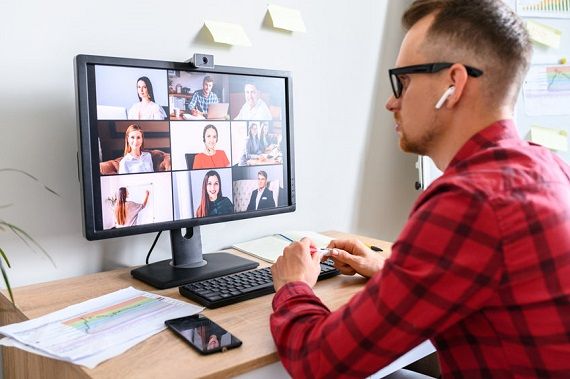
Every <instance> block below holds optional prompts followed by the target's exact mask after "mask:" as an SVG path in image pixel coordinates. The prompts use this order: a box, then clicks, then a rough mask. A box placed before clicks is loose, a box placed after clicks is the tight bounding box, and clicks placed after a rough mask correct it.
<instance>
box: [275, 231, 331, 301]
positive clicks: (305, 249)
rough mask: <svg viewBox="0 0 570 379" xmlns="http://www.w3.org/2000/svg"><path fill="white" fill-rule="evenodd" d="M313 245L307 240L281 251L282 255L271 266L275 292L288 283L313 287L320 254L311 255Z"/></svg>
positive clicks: (316, 276)
mask: <svg viewBox="0 0 570 379" xmlns="http://www.w3.org/2000/svg"><path fill="white" fill-rule="evenodd" d="M311 245H313V243H312V242H311V240H310V239H308V238H303V239H302V240H301V241H300V242H293V243H291V244H290V245H289V246H287V247H286V248H285V249H284V250H283V255H282V256H280V257H279V258H277V261H276V262H275V264H273V266H271V274H272V275H273V286H274V287H275V292H277V291H279V289H280V288H281V287H283V286H284V285H285V284H287V283H290V282H298V281H301V282H305V283H307V284H308V285H309V286H311V287H313V286H314V285H315V283H317V278H318V277H319V273H320V272H321V265H320V261H321V258H322V256H321V254H320V253H315V254H311V253H310V251H311V248H310V247H311Z"/></svg>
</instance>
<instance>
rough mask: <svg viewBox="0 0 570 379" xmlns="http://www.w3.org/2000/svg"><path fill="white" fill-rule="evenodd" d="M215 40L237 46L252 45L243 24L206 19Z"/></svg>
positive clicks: (205, 22) (205, 23)
mask: <svg viewBox="0 0 570 379" xmlns="http://www.w3.org/2000/svg"><path fill="white" fill-rule="evenodd" d="M204 25H206V27H207V28H208V30H209V31H210V33H212V37H213V38H214V41H215V42H218V43H225V44H228V45H236V46H251V41H250V40H249V38H248V37H247V34H245V30H243V28H242V26H241V25H239V24H231V23H229V22H218V21H204Z"/></svg>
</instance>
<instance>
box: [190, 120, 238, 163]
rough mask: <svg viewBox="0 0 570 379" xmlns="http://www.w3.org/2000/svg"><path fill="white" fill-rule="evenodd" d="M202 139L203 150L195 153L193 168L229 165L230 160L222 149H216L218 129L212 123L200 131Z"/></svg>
mask: <svg viewBox="0 0 570 379" xmlns="http://www.w3.org/2000/svg"><path fill="white" fill-rule="evenodd" d="M202 141H203V142H204V147H205V149H204V152H203V153H199V154H196V157H195V158H194V164H193V165H192V168H193V169H194V170H196V169H200V168H219V167H229V165H230V161H229V160H228V157H227V156H226V153H225V152H224V151H223V150H216V144H217V143H218V129H216V127H215V126H214V125H212V124H208V125H206V126H205V127H204V131H203V132H202Z"/></svg>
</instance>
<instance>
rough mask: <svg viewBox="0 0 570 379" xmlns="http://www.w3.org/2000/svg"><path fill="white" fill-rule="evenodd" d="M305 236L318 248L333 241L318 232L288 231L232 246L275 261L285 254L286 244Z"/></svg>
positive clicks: (263, 258)
mask: <svg viewBox="0 0 570 379" xmlns="http://www.w3.org/2000/svg"><path fill="white" fill-rule="evenodd" d="M303 237H308V238H310V239H311V240H312V241H313V242H314V244H315V247H317V248H321V247H327V245H328V244H329V242H330V241H332V238H331V237H328V236H325V235H324V234H320V233H317V232H311V231H288V232H283V233H277V234H272V235H270V236H265V237H261V238H256V239H254V240H251V241H245V242H240V243H236V244H234V245H233V246H232V247H233V248H234V249H237V250H239V251H242V252H244V253H246V254H249V255H252V256H254V257H256V258H259V259H261V260H264V261H266V262H269V263H275V261H276V260H277V258H278V257H279V256H280V255H281V254H283V249H284V248H285V247H286V246H288V245H289V244H290V243H291V242H293V241H299V240H301V238H303Z"/></svg>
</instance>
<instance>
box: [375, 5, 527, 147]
mask: <svg viewBox="0 0 570 379" xmlns="http://www.w3.org/2000/svg"><path fill="white" fill-rule="evenodd" d="M402 22H403V24H404V26H405V27H406V28H407V29H408V32H407V34H406V36H405V38H404V41H403V42H402V46H401V49H400V53H399V55H398V58H397V61H396V67H397V68H404V67H407V66H413V65H423V64H428V63H451V64H450V65H445V67H443V68H441V67H440V66H438V67H437V68H436V69H433V70H432V71H429V70H428V71H423V72H421V73H412V72H408V73H404V74H401V75H398V76H397V79H398V80H397V81H396V82H398V81H399V83H398V84H400V85H401V95H400V94H395V95H394V96H393V97H391V98H390V99H389V100H388V103H387V104H386V107H387V108H388V109H389V110H390V111H392V112H394V117H395V119H396V124H397V126H396V130H397V131H398V133H399V134H400V136H401V139H400V146H401V148H402V149H403V150H404V151H408V152H414V153H418V154H425V155H430V154H429V153H430V152H432V148H433V147H434V146H435V145H437V144H438V143H440V142H441V139H442V135H444V134H445V133H447V131H448V130H447V129H446V128H448V126H449V124H450V123H451V120H455V121H459V120H456V119H454V117H455V116H457V115H458V114H459V113H457V112H456V111H457V110H458V109H461V111H462V112H463V113H462V114H461V115H462V116H463V117H464V118H463V120H465V119H466V117H465V116H467V115H469V114H468V112H469V111H472V112H473V114H472V115H473V116H474V117H477V118H481V120H480V121H481V122H485V121H487V120H486V119H485V115H484V114H488V115H490V114H499V113H500V112H498V111H497V110H498V109H509V110H510V111H511V112H512V108H513V106H514V103H515V101H516V96H517V94H518V91H519V89H520V85H521V83H522V79H523V77H524V75H525V73H526V71H527V69H528V65H529V61H530V57H531V54H532V46H531V44H530V41H529V37H528V33H527V31H526V29H525V26H524V24H523V22H522V20H521V19H520V18H519V17H518V16H516V14H515V13H514V12H513V11H512V10H511V9H510V7H509V6H508V5H506V4H504V3H503V1H500V0H416V1H414V2H413V3H412V5H411V6H410V7H409V9H408V10H407V11H406V12H405V14H404V16H403V17H402ZM432 68H433V67H432ZM424 69H425V67H424ZM392 77H393V76H392ZM450 87H453V90H449V89H450ZM396 90H397V89H396ZM444 94H445V96H443V95H444ZM396 95H399V96H396ZM442 98H443V100H442V101H438V100H441V99H442ZM436 104H438V105H439V107H438V108H437V109H436V107H435V105H436ZM440 108H441V109H440ZM446 108H447V109H446ZM466 111H467V112H466ZM452 112H456V113H452ZM477 112H478V113H477ZM483 113H484V114H483ZM469 116H471V115H469ZM479 116H481V117H479ZM492 121H497V120H491V122H492ZM483 126H486V125H483ZM455 132H457V131H455Z"/></svg>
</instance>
